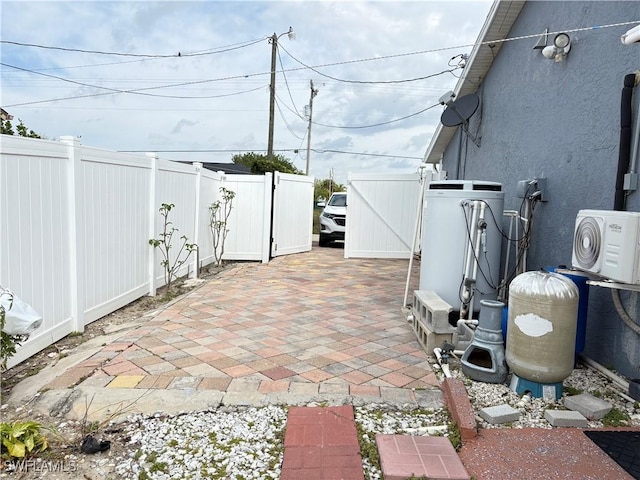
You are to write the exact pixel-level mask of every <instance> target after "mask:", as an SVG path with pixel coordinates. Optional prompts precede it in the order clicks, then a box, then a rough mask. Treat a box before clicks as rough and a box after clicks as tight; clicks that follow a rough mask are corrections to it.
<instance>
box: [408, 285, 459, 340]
mask: <svg viewBox="0 0 640 480" xmlns="http://www.w3.org/2000/svg"><path fill="white" fill-rule="evenodd" d="M452 310H453V307H452V306H451V305H449V304H448V303H447V302H445V301H444V300H443V299H442V298H440V296H439V295H438V294H437V293H436V292H433V291H431V290H414V292H413V315H414V317H415V318H418V319H419V320H420V321H421V322H422V323H423V324H424V325H425V326H426V327H427V329H429V330H430V331H432V332H433V333H439V334H440V333H453V332H455V331H456V327H454V326H451V325H450V324H449V313H450V312H451V311H452Z"/></svg>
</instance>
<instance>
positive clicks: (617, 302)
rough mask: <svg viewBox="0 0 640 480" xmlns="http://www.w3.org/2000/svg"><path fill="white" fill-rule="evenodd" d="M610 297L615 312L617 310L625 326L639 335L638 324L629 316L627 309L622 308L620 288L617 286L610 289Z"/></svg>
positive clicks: (639, 327)
mask: <svg viewBox="0 0 640 480" xmlns="http://www.w3.org/2000/svg"><path fill="white" fill-rule="evenodd" d="M611 298H612V299H613V304H614V305H615V307H616V312H618V315H619V316H620V318H621V319H622V321H623V322H624V323H626V324H627V327H629V328H630V329H631V330H633V331H634V332H635V333H637V334H638V335H640V325H638V324H637V323H636V322H634V321H633V318H631V316H629V314H628V313H627V311H626V310H625V309H624V305H622V300H620V290H618V289H617V288H614V289H612V290H611Z"/></svg>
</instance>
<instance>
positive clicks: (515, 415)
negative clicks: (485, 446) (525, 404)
mask: <svg viewBox="0 0 640 480" xmlns="http://www.w3.org/2000/svg"><path fill="white" fill-rule="evenodd" d="M479 414H480V417H481V418H482V419H483V420H485V421H486V422H489V423H490V424H492V425H498V424H500V423H508V422H516V421H518V420H519V419H520V412H519V411H518V410H516V409H515V408H512V407H511V406H509V405H507V404H506V403H505V404H504V405H496V406H494V407H486V408H483V409H482V410H480V412H479Z"/></svg>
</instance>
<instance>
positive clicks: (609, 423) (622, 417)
mask: <svg viewBox="0 0 640 480" xmlns="http://www.w3.org/2000/svg"><path fill="white" fill-rule="evenodd" d="M629 420H630V417H629V415H628V414H627V412H623V411H622V410H620V409H618V408H612V409H611V410H610V411H609V413H607V414H606V415H605V416H604V418H603V419H602V424H603V425H604V426H605V427H623V426H626V425H629Z"/></svg>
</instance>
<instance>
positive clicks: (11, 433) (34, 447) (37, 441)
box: [0, 421, 49, 460]
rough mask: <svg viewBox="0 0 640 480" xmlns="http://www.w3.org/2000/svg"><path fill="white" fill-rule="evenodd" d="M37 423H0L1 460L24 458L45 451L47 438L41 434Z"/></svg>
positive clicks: (39, 425)
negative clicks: (0, 440)
mask: <svg viewBox="0 0 640 480" xmlns="http://www.w3.org/2000/svg"><path fill="white" fill-rule="evenodd" d="M41 428H42V425H41V424H40V423H38V422H33V421H27V422H13V423H6V422H3V423H0V437H1V439H2V458H5V459H7V460H10V459H12V458H24V457H25V456H27V455H29V454H33V453H39V452H43V451H45V450H46V449H47V448H48V447H49V442H48V440H47V437H45V436H44V435H43V434H42V433H41V431H40V430H41Z"/></svg>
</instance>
